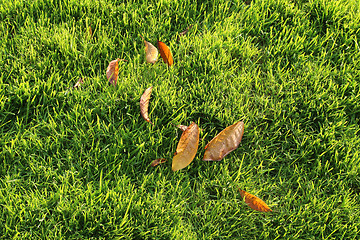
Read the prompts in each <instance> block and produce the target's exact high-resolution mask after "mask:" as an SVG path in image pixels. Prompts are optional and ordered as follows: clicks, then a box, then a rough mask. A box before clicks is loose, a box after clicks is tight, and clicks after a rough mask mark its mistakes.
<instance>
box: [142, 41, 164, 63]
mask: <svg viewBox="0 0 360 240" xmlns="http://www.w3.org/2000/svg"><path fill="white" fill-rule="evenodd" d="M140 37H141V38H142V39H143V41H144V44H145V54H146V61H147V62H148V63H155V62H156V61H157V59H158V55H159V52H158V50H157V48H156V47H155V46H154V45H152V44H151V43H149V42H148V41H145V39H144V38H143V36H141V35H140Z"/></svg>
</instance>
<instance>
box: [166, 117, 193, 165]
mask: <svg viewBox="0 0 360 240" xmlns="http://www.w3.org/2000/svg"><path fill="white" fill-rule="evenodd" d="M199 133H200V129H199V126H198V125H197V124H196V123H194V122H193V123H192V124H191V125H190V126H189V127H188V128H187V129H186V130H185V131H184V132H183V133H182V135H181V137H180V141H179V143H178V145H177V148H176V152H175V156H174V158H173V161H172V170H173V171H177V170H180V169H183V168H185V167H187V166H188V165H189V164H190V163H191V162H192V160H193V159H194V157H195V155H196V152H197V149H198V145H199Z"/></svg>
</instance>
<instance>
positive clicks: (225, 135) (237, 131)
mask: <svg viewBox="0 0 360 240" xmlns="http://www.w3.org/2000/svg"><path fill="white" fill-rule="evenodd" d="M243 135H244V122H243V121H239V122H237V123H235V124H233V125H231V126H229V127H227V128H225V129H224V130H222V131H221V132H220V133H219V134H218V135H216V136H215V137H214V138H213V139H212V140H211V141H210V142H209V143H208V144H207V145H206V146H205V149H206V151H205V154H204V158H203V160H204V161H220V160H221V159H223V158H224V157H225V156H226V155H228V154H229V153H230V152H232V151H233V150H235V149H236V148H237V147H238V146H239V144H240V142H241V139H242V136H243Z"/></svg>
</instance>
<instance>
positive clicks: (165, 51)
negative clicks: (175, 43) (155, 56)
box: [157, 41, 174, 67]
mask: <svg viewBox="0 0 360 240" xmlns="http://www.w3.org/2000/svg"><path fill="white" fill-rule="evenodd" d="M157 44H158V48H159V51H160V55H161V57H162V59H163V60H164V63H167V65H168V66H169V67H170V66H171V65H173V64H174V60H173V57H172V55H171V51H170V49H169V48H168V46H166V44H165V43H163V42H160V41H158V42H157Z"/></svg>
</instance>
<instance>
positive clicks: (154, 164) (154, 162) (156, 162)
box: [151, 158, 166, 167]
mask: <svg viewBox="0 0 360 240" xmlns="http://www.w3.org/2000/svg"><path fill="white" fill-rule="evenodd" d="M165 162H166V159H165V158H158V159H155V160H154V161H152V163H151V166H152V167H156V166H157V165H159V164H162V163H165Z"/></svg>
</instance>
